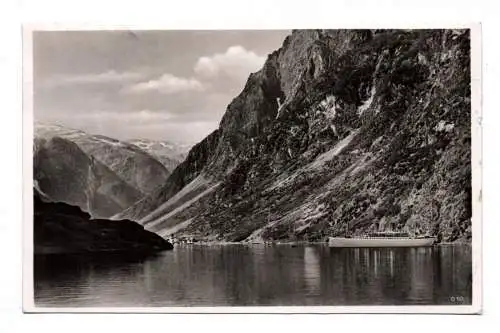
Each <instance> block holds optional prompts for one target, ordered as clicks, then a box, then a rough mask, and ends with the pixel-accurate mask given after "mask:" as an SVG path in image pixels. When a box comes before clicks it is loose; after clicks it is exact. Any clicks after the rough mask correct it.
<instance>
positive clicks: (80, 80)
mask: <svg viewBox="0 0 500 333" xmlns="http://www.w3.org/2000/svg"><path fill="white" fill-rule="evenodd" d="M143 78H144V74H142V73H138V72H116V71H114V70H110V71H107V72H103V73H90V74H81V75H69V74H65V75H54V76H52V77H50V78H48V79H47V80H45V82H44V83H45V86H49V87H57V86H62V85H74V84H105V83H121V82H130V81H135V80H140V79H143Z"/></svg>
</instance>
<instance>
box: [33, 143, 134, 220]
mask: <svg viewBox="0 0 500 333" xmlns="http://www.w3.org/2000/svg"><path fill="white" fill-rule="evenodd" d="M33 169H34V171H33V172H34V181H35V183H36V184H37V187H38V188H39V189H40V191H42V192H43V193H44V195H45V196H46V197H47V198H50V200H52V201H60V202H65V203H67V204H70V205H75V206H78V207H80V208H82V209H83V210H85V211H87V212H89V213H90V214H91V215H92V216H94V217H108V216H111V215H113V214H115V213H117V212H119V211H122V210H123V209H125V208H127V207H129V206H130V205H132V204H133V203H134V202H136V201H138V200H139V199H140V198H142V197H143V194H142V193H141V192H140V191H139V190H137V189H135V188H134V187H132V186H130V185H128V184H127V183H126V182H125V181H123V180H122V179H121V178H120V177H118V175H116V174H115V173H114V172H113V171H111V170H110V169H109V168H108V167H106V166H105V165H104V164H102V163H101V162H99V161H98V160H96V159H95V158H93V157H92V156H89V155H87V154H86V153H85V152H84V151H83V150H82V149H81V148H80V147H79V146H78V145H77V144H76V143H74V142H72V141H70V140H68V139H65V138H62V137H59V136H54V137H47V138H45V137H35V142H34V152H33Z"/></svg>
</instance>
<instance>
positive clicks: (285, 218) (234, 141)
mask: <svg viewBox="0 0 500 333" xmlns="http://www.w3.org/2000/svg"><path fill="white" fill-rule="evenodd" d="M470 117H471V104H470V37H469V31H468V30H404V31H403V30H357V31H355V30H349V31H347V30H331V31H326V30H300V31H294V32H293V33H292V34H291V35H290V36H288V37H287V38H286V39H285V41H284V43H283V46H282V47H281V48H280V49H279V50H277V51H275V52H273V53H272V54H270V55H269V56H268V58H267V60H266V62H265V64H264V66H263V68H262V69H261V70H260V71H258V72H256V73H252V74H250V77H249V78H248V81H247V83H246V85H245V87H244V89H243V91H242V92H241V93H240V95H238V96H237V97H236V98H235V99H234V100H233V101H232V102H231V103H230V104H229V106H228V107H227V110H226V113H225V115H224V117H223V119H222V120H221V122H220V126H219V128H218V129H217V130H216V131H215V132H213V133H212V134H211V135H210V136H208V137H207V138H206V139H205V140H203V141H202V142H200V143H199V144H198V145H196V146H194V147H193V149H192V150H191V151H190V152H189V154H188V156H187V158H186V160H185V161H184V162H183V163H181V164H180V165H179V166H178V167H177V168H176V169H175V170H174V171H173V173H172V174H171V176H170V177H169V178H168V179H167V181H166V182H165V184H164V185H163V186H162V187H161V188H158V189H156V190H154V191H153V192H152V193H151V194H150V195H149V196H147V197H146V198H144V199H142V200H141V201H139V202H138V203H136V204H135V205H133V206H132V207H130V208H128V209H127V210H125V211H124V212H122V213H120V214H118V215H117V216H115V218H130V219H133V220H137V221H139V222H140V223H141V224H143V225H144V226H145V227H146V228H147V229H149V230H153V231H156V232H158V233H160V235H165V236H166V235H171V234H175V235H176V236H192V237H196V238H198V239H204V240H229V241H263V240H324V239H325V237H327V236H332V235H339V234H342V235H343V234H345V233H351V234H353V233H354V234H356V233H360V232H363V231H365V230H384V229H393V230H394V229H409V230H411V231H415V232H417V233H430V234H433V235H437V236H438V237H439V239H440V240H442V241H456V240H469V239H470V237H471V229H470V226H471V214H472V211H471V210H472V208H471V162H470V159H471V132H470Z"/></svg>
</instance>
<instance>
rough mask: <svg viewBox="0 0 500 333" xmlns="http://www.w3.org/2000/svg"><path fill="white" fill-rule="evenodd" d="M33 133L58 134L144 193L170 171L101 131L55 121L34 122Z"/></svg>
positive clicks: (149, 156)
mask: <svg viewBox="0 0 500 333" xmlns="http://www.w3.org/2000/svg"><path fill="white" fill-rule="evenodd" d="M35 137H37V138H45V139H49V138H53V137H59V138H62V139H65V140H68V141H71V142H73V143H75V144H76V145H77V146H78V147H79V148H80V149H81V150H82V151H84V152H85V154H87V155H88V156H91V157H93V158H94V159H95V160H97V161H98V162H100V163H102V164H103V165H105V166H106V167H107V168H109V169H110V170H111V171H112V172H114V173H115V174H116V175H117V176H118V177H120V178H121V179H122V180H123V181H125V182H126V183H127V184H128V185H129V186H131V187H133V188H135V189H136V190H137V191H139V192H141V193H143V194H147V193H150V192H151V191H152V190H153V189H154V188H155V187H157V186H158V185H159V184H162V183H163V182H164V181H165V180H166V179H167V178H168V176H169V174H170V172H169V171H168V170H167V169H166V168H165V167H164V166H163V165H162V164H161V163H160V162H159V161H158V160H156V159H155V158H154V157H153V156H151V155H149V154H148V153H147V152H146V151H144V150H142V149H141V148H139V147H137V146H136V145H133V144H130V143H127V142H123V141H119V140H116V139H113V138H109V137H106V136H103V135H91V134H88V133H85V132H83V131H79V130H74V129H68V128H65V127H62V126H58V125H47V124H36V126H35Z"/></svg>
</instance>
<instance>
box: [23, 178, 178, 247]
mask: <svg viewBox="0 0 500 333" xmlns="http://www.w3.org/2000/svg"><path fill="white" fill-rule="evenodd" d="M44 197H45V195H43V194H41V193H40V192H39V191H38V190H37V189H36V188H35V189H34V212H35V214H34V233H33V236H34V253H35V254H53V253H82V254H85V253H95V252H99V253H103V252H107V253H117V252H134V253H152V252H157V251H161V250H168V249H172V248H173V246H172V244H170V243H169V242H167V241H166V240H164V239H163V238H161V237H160V236H158V235H156V234H154V233H152V232H149V231H146V230H144V228H143V227H142V226H141V225H139V224H137V223H135V222H132V221H108V220H92V219H91V218H90V215H89V214H87V213H84V212H82V211H81V209H80V208H78V207H75V206H70V205H67V204H64V203H52V202H46V198H44Z"/></svg>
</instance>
